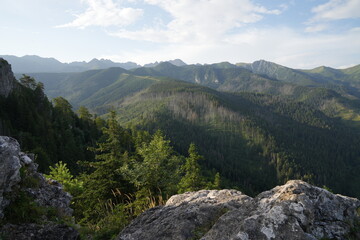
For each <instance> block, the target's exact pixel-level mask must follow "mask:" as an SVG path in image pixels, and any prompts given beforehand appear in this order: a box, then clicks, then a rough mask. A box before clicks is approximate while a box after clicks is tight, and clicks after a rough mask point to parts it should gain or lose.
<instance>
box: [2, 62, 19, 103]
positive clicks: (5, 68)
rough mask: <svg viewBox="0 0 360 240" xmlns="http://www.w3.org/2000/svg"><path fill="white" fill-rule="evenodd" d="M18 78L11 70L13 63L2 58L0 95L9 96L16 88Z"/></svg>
mask: <svg viewBox="0 0 360 240" xmlns="http://www.w3.org/2000/svg"><path fill="white" fill-rule="evenodd" d="M15 83H16V79H15V77H14V74H13V72H12V70H11V65H10V64H8V62H7V61H6V60H4V59H3V58H0V96H4V97H7V96H9V94H10V93H11V91H12V90H13V89H14V87H15Z"/></svg>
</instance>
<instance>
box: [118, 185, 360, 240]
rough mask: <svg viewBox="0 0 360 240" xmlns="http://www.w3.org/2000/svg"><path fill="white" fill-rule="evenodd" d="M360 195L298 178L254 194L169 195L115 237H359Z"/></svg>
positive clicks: (245, 239) (203, 192)
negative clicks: (356, 197) (357, 196)
mask: <svg viewBox="0 0 360 240" xmlns="http://www.w3.org/2000/svg"><path fill="white" fill-rule="evenodd" d="M359 221H360V201H359V200H358V199H355V198H350V197H345V196H342V195H336V194H333V193H331V192H329V191H327V190H325V189H322V188H319V187H315V186H312V185H310V184H308V183H306V182H303V181H300V180H292V181H288V182H287V183H286V184H285V185H283V186H277V187H275V188H273V189H271V190H270V191H266V192H263V193H260V194H259V195H258V196H257V197H255V198H251V197H249V196H246V195H244V194H243V193H241V192H240V191H236V190H201V191H197V192H187V193H184V194H180V195H175V196H173V197H171V198H170V199H169V200H168V201H167V203H166V205H165V206H160V207H156V208H153V209H150V210H148V211H146V212H144V213H143V214H142V215H140V216H139V217H138V218H136V219H135V220H134V221H133V222H132V223H131V224H130V225H129V226H128V227H126V228H125V229H124V230H123V231H122V232H121V233H120V234H119V236H118V237H117V240H135V239H173V240H182V239H184V240H185V239H203V240H212V239H214V240H215V239H217V240H218V239H220V240H221V239H223V240H225V239H226V240H228V239H238V240H250V239H257V240H263V239H264V240H271V239H295V240H297V239H298V240H304V239H308V240H316V239H360V225H359Z"/></svg>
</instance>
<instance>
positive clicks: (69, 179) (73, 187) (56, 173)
mask: <svg viewBox="0 0 360 240" xmlns="http://www.w3.org/2000/svg"><path fill="white" fill-rule="evenodd" d="M45 177H46V178H51V179H53V180H56V181H58V182H59V183H61V184H62V185H63V187H64V190H65V191H67V192H69V193H70V194H71V195H73V196H76V195H78V194H80V193H81V192H82V190H83V182H82V181H79V180H78V179H75V178H74V176H73V175H72V174H71V173H70V171H69V169H68V168H67V166H66V163H63V162H62V161H60V162H58V163H56V164H55V167H52V166H50V174H49V175H45Z"/></svg>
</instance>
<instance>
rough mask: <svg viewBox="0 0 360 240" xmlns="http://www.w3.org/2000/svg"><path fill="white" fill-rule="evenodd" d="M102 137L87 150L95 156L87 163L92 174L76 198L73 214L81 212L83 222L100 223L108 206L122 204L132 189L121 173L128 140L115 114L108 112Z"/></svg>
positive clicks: (88, 176) (84, 180)
mask: <svg viewBox="0 0 360 240" xmlns="http://www.w3.org/2000/svg"><path fill="white" fill-rule="evenodd" d="M103 133H104V138H105V140H104V141H103V142H99V143H97V148H91V149H90V150H92V151H94V152H95V153H96V156H95V158H96V160H97V161H95V162H91V163H90V166H91V167H92V168H93V169H94V170H93V171H92V172H91V173H90V174H88V175H83V182H84V184H83V185H84V192H83V193H82V194H81V195H80V196H79V197H78V198H77V204H78V205H77V210H78V211H82V214H83V221H85V222H97V221H98V220H100V219H101V218H102V217H104V214H106V211H105V208H106V207H107V204H108V203H109V202H110V203H111V204H119V203H122V202H123V200H124V198H125V194H127V193H129V192H130V191H131V189H132V188H133V187H132V186H131V185H130V183H129V182H128V181H126V180H125V179H124V176H123V174H122V171H121V167H122V166H123V165H124V163H125V162H127V161H128V152H127V151H128V150H129V146H131V145H132V144H131V139H130V136H129V134H128V133H127V132H126V131H124V129H123V128H122V127H121V126H120V125H119V124H118V122H117V120H116V114H115V112H111V114H110V118H109V119H108V120H107V127H105V128H103Z"/></svg>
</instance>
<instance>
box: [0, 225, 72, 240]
mask: <svg viewBox="0 0 360 240" xmlns="http://www.w3.org/2000/svg"><path fill="white" fill-rule="evenodd" d="M1 233H2V237H4V239H16V240H55V239H56V240H76V239H79V233H78V232H77V231H76V230H75V229H74V228H72V227H69V226H66V225H64V224H44V225H38V224H22V225H13V224H6V225H4V226H3V227H2V228H1Z"/></svg>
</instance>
